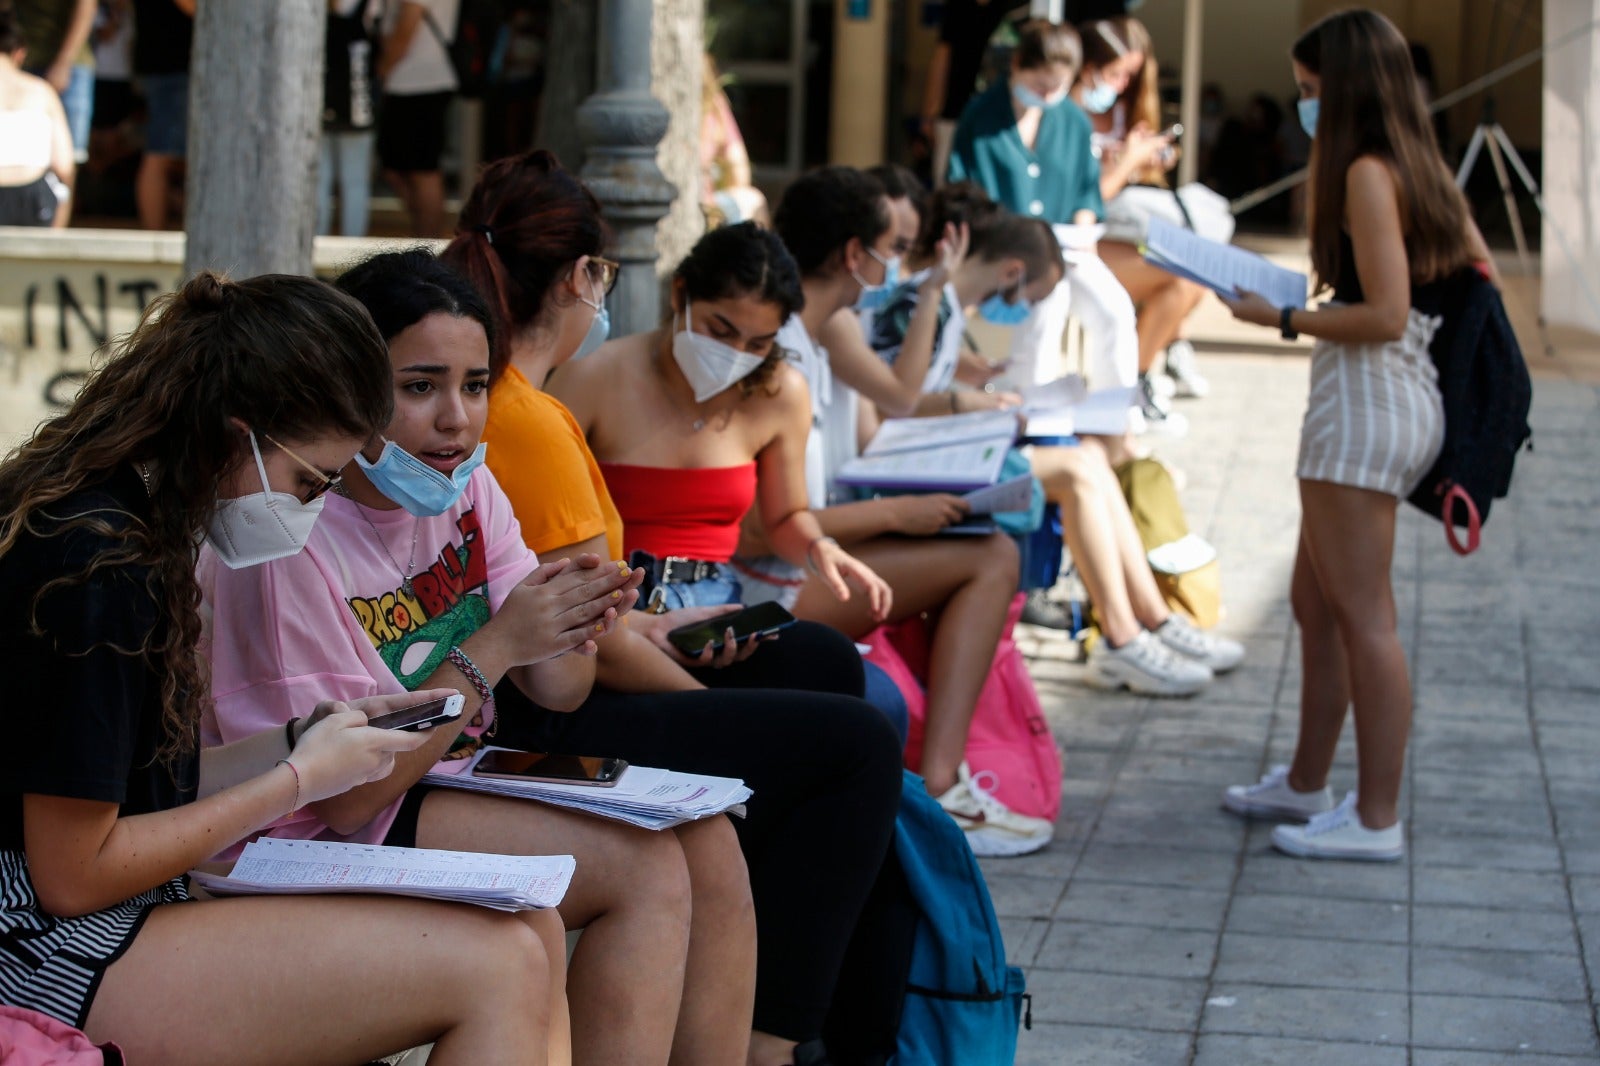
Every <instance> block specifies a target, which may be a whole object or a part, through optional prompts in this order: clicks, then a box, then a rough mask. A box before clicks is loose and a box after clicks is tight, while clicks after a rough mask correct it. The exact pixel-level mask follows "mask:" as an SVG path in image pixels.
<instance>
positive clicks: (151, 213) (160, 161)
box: [134, 152, 177, 230]
mask: <svg viewBox="0 0 1600 1066" xmlns="http://www.w3.org/2000/svg"><path fill="white" fill-rule="evenodd" d="M176 162H177V161H176V160H175V159H174V158H173V157H172V156H169V155H157V154H155V153H153V152H146V153H145V154H144V158H143V159H141V160H139V173H138V175H137V177H135V179H134V199H135V200H136V202H137V204H138V208H139V225H140V226H141V227H142V228H144V229H149V230H164V229H166V228H167V208H168V205H169V202H170V198H171V191H170V189H169V188H168V186H169V185H170V184H171V181H172V168H173V164H174V163H176Z"/></svg>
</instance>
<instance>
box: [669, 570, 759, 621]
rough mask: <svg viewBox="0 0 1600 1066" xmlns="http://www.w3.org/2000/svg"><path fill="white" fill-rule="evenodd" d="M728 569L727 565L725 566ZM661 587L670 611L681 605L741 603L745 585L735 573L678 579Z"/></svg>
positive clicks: (708, 605) (705, 605) (706, 605)
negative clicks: (696, 578)
mask: <svg viewBox="0 0 1600 1066" xmlns="http://www.w3.org/2000/svg"><path fill="white" fill-rule="evenodd" d="M724 569H725V570H726V569H727V567H726V566H724ZM657 587H658V588H659V589H661V595H662V604H663V605H664V606H665V607H666V609H667V610H669V611H675V610H677V609H678V608H679V607H714V606H717V605H719V604H724V603H739V602H741V601H740V598H739V597H740V596H741V595H742V594H743V591H744V590H743V587H742V586H741V585H740V584H739V579H738V578H737V577H734V576H733V574H731V573H728V574H719V575H718V576H716V577H703V578H701V579H700V580H699V581H676V582H673V583H672V584H670V585H658V586H657Z"/></svg>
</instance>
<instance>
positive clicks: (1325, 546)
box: [1300, 481, 1411, 829]
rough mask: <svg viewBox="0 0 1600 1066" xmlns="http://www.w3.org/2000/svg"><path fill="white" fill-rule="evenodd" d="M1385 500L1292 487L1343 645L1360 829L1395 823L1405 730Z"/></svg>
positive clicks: (1390, 504) (1407, 702)
mask: <svg viewBox="0 0 1600 1066" xmlns="http://www.w3.org/2000/svg"><path fill="white" fill-rule="evenodd" d="M1398 502H1399V501H1397V500H1396V499H1395V498H1394V497H1393V496H1389V495H1386V494H1384V493H1381V492H1372V491H1369V490H1367V489H1356V488H1350V487H1348V486H1345V485H1334V484H1330V483H1328V482H1325V481H1302V482H1300V505H1301V510H1302V513H1303V515H1304V519H1303V522H1304V525H1303V527H1302V528H1303V533H1304V535H1305V537H1306V539H1307V541H1308V542H1309V543H1310V545H1311V562H1312V565H1313V566H1314V567H1315V569H1316V575H1317V584H1318V586H1319V587H1320V588H1321V589H1322V596H1323V599H1324V600H1325V601H1326V602H1327V604H1328V608H1329V610H1330V611H1331V613H1332V615H1333V620H1334V624H1335V626H1336V627H1337V628H1338V633H1339V638H1340V640H1341V642H1342V643H1343V645H1344V650H1345V656H1346V664H1347V673H1348V676H1349V679H1350V694H1351V697H1352V700H1353V703H1354V705H1355V719H1356V762H1357V767H1356V779H1357V785H1356V792H1357V797H1358V799H1357V804H1356V809H1357V813H1359V814H1360V816H1361V823H1362V824H1363V825H1364V826H1366V827H1367V828H1368V829H1387V828H1388V827H1389V826H1391V825H1393V824H1394V823H1395V822H1396V821H1397V820H1398V818H1399V813H1398V812H1399V803H1400V781H1401V776H1402V774H1403V772H1404V769H1405V759H1406V740H1407V738H1408V736H1409V735H1410V731H1411V679H1410V676H1409V675H1408V673H1407V671H1406V657H1405V652H1404V650H1403V649H1402V648H1401V646H1400V634H1399V631H1398V623H1397V621H1396V617H1395V606H1394V586H1393V584H1392V583H1391V581H1390V576H1389V569H1390V566H1391V565H1392V563H1393V559H1394V525H1395V510H1396V507H1397V505H1398Z"/></svg>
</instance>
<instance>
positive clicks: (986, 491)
mask: <svg viewBox="0 0 1600 1066" xmlns="http://www.w3.org/2000/svg"><path fill="white" fill-rule="evenodd" d="M961 498H962V499H963V500H965V501H966V503H967V513H968V514H971V515H987V514H1000V513H1004V512H1006V511H1026V510H1027V509H1028V508H1029V507H1030V506H1032V504H1033V475H1032V474H1022V475H1019V476H1018V477H1014V478H1012V479H1011V480H1009V481H1002V482H1000V484H998V485H986V486H984V487H983V488H981V489H973V490H972V491H971V492H969V493H967V494H966V495H965V496H963V497H961Z"/></svg>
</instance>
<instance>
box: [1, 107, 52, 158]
mask: <svg viewBox="0 0 1600 1066" xmlns="http://www.w3.org/2000/svg"><path fill="white" fill-rule="evenodd" d="M50 141H51V136H50V117H49V116H48V115H45V114H43V113H42V112H39V111H20V110H19V111H0V167H31V168H33V169H35V170H41V171H42V170H48V169H50Z"/></svg>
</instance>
